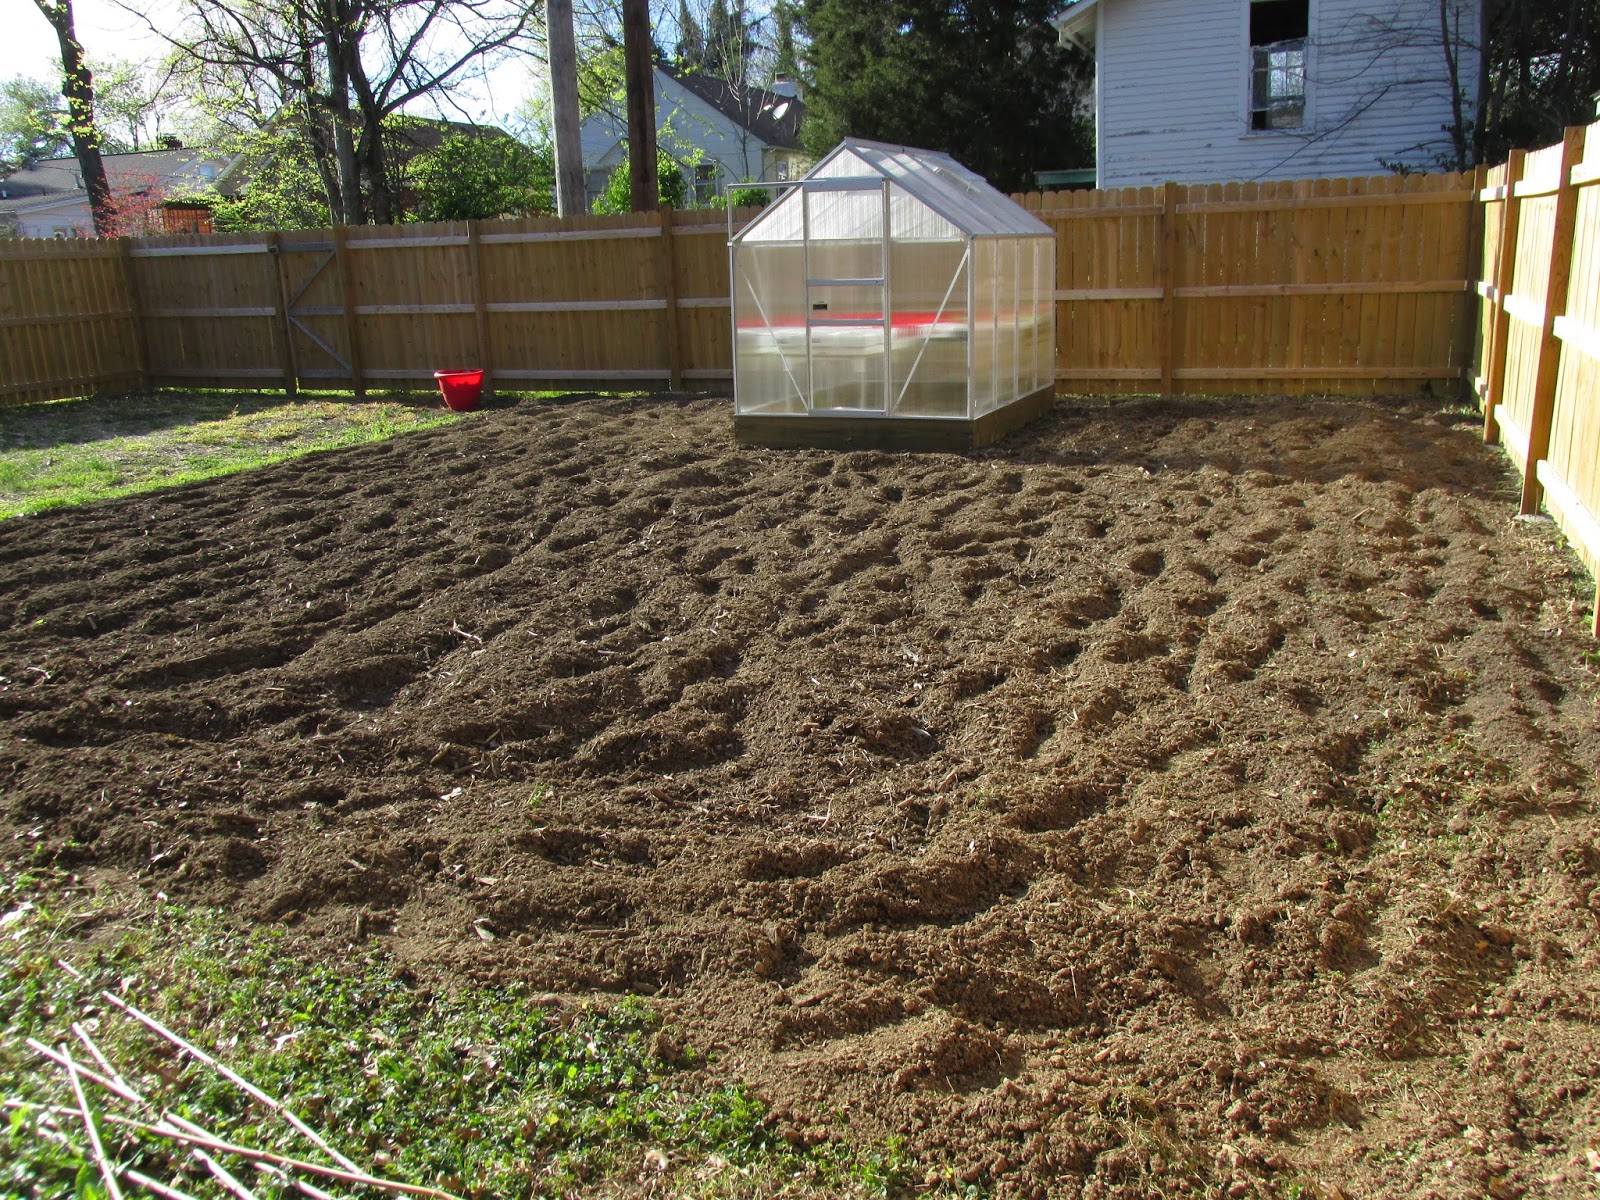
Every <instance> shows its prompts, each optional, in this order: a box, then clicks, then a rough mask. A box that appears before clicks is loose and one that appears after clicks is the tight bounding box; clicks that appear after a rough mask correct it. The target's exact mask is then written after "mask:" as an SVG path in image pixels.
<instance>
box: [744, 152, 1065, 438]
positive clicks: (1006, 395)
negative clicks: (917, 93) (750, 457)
mask: <svg viewBox="0 0 1600 1200" xmlns="http://www.w3.org/2000/svg"><path fill="white" fill-rule="evenodd" d="M730 255H731V260H732V261H731V266H732V273H733V279H734V297H733V310H734V312H733V317H734V333H735V340H734V394H735V429H736V431H737V432H738V435H739V437H740V439H741V440H750V441H754V442H757V443H761V444H768V445H806V444H823V443H822V442H819V441H816V440H813V439H824V440H825V442H826V444H837V445H845V444H857V443H858V439H863V438H866V439H870V440H871V444H879V445H890V446H895V447H900V446H904V447H907V448H915V447H917V446H927V447H933V446H938V447H940V448H960V447H961V446H963V445H974V444H982V443H983V442H987V441H990V440H993V439H994V438H995V437H998V436H1001V435H1002V434H1003V433H1005V432H1007V431H1009V429H1011V428H1015V427H1016V426H1017V425H1019V424H1021V423H1022V422H1023V421H1025V420H1028V419H1030V418H1031V417H1032V416H1034V415H1037V414H1038V413H1039V412H1042V411H1044V410H1045V409H1046V408H1048V406H1049V404H1050V403H1051V397H1052V395H1053V393H1052V391H1051V384H1052V382H1053V379H1052V375H1053V370H1054V364H1053V361H1052V360H1053V356H1054V336H1053V335H1054V322H1053V313H1054V304H1053V300H1052V299H1051V297H1052V296H1053V291H1054V283H1055V280H1054V262H1055V240H1054V235H1053V233H1052V232H1051V230H1050V229H1049V228H1048V227H1047V226H1045V225H1044V224H1043V223H1042V222H1040V221H1038V220H1037V219H1036V218H1034V217H1033V216H1032V215H1031V214H1029V213H1027V212H1025V211H1024V210H1023V209H1021V208H1020V207H1018V206H1017V205H1016V204H1014V203H1013V202H1012V201H1011V200H1009V199H1008V198H1007V197H1005V196H1002V195H1001V194H1000V193H999V192H997V191H995V190H994V189H993V188H991V187H990V186H989V185H988V184H987V183H985V182H984V181H983V179H982V178H980V177H979V176H977V175H975V174H973V173H972V172H971V171H968V170H967V169H966V168H964V167H962V166H961V165H960V164H959V163H957V162H955V161H954V160H953V159H951V158H949V157H948V156H946V155H942V154H934V153H930V152H927V151H921V150H912V149H909V148H906V147H897V146H884V145H881V144H878V143H874V142H861V141H850V142H846V143H844V144H842V145H841V146H839V147H838V148H837V149H835V150H834V151H833V152H832V153H831V154H829V155H827V156H826V157H825V158H824V159H823V160H822V162H820V163H819V164H818V165H817V166H816V167H815V168H813V169H812V171H810V172H809V173H808V174H807V175H806V177H805V178H804V179H802V180H798V181H796V183H795V184H793V185H790V186H787V187H785V188H783V189H782V193H781V195H780V196H779V198H778V200H777V201H776V203H774V204H772V205H770V206H769V207H768V208H767V210H766V211H765V212H763V213H762V214H761V215H760V216H759V217H757V218H756V219H755V220H754V221H752V222H751V223H750V224H749V225H748V226H746V227H745V229H743V230H742V231H741V232H740V233H739V234H737V235H736V236H735V237H734V239H733V242H732V245H731V247H730ZM1045 275H1048V278H1045ZM1013 408H1014V409H1015V410H1016V411H1015V412H1012V413H1011V414H1010V415H1009V416H1008V415H1007V413H1008V410H1010V409H1013ZM896 428H903V429H904V430H905V431H906V432H903V433H896V432H894V430H895V429H896ZM808 429H809V430H810V431H811V432H809V433H808V432H807V430H808ZM874 430H875V431H876V432H871V431H874ZM764 439H765V440H764ZM773 439H776V440H773ZM863 444H865V443H863Z"/></svg>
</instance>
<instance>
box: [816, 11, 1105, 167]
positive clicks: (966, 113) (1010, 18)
mask: <svg viewBox="0 0 1600 1200" xmlns="http://www.w3.org/2000/svg"><path fill="white" fill-rule="evenodd" d="M1059 8H1060V3H1059V0H993V2H992V3H987V4H951V3H949V0H804V4H803V7H802V8H801V9H800V10H799V14H798V15H799V18H800V24H801V28H802V31H803V32H804V33H806V34H807V35H808V36H809V39H810V47H809V49H808V52H807V57H808V59H809V60H810V62H811V72H810V77H809V79H808V80H807V93H806V123H805V127H804V129H803V131H802V136H803V138H804V140H805V144H806V149H807V150H808V151H810V152H811V153H813V154H821V153H825V152H826V151H828V150H830V149H831V148H832V147H833V146H834V145H835V144H837V143H838V142H839V141H840V140H841V139H842V138H844V137H847V136H856V137H869V138H877V139H881V140H883V141H888V142H897V143H901V144H904V145H910V146H921V147H924V148H926V149H929V150H942V151H945V152H946V153H948V154H950V155H951V156H952V157H954V158H955V159H957V160H958V161H959V162H961V163H962V164H964V165H965V166H967V167H970V168H971V169H972V170H974V171H977V172H979V173H980V174H982V175H983V176H984V177H985V178H987V179H988V180H989V181H990V182H991V183H993V184H994V185H995V186H996V187H998V188H1001V189H1002V190H1019V191H1020V190H1022V189H1025V188H1031V187H1033V177H1032V172H1034V171H1035V170H1042V169H1051V168H1056V169H1059V168H1069V167H1079V166H1090V165H1092V164H1093V163H1094V134H1093V129H1092V126H1091V123H1090V116H1089V112H1088V105H1087V103H1086V101H1085V97H1086V95H1087V94H1088V83H1089V81H1090V80H1092V78H1093V73H1094V63H1093V60H1092V59H1091V58H1090V57H1089V56H1088V55H1086V54H1085V53H1083V52H1082V51H1080V50H1077V49H1070V48H1065V47H1062V46H1060V45H1058V44H1057V40H1056V32H1055V30H1054V29H1053V28H1051V26H1050V24H1049V17H1050V16H1051V14H1052V13H1054V12H1055V11H1056V10H1057V9H1059Z"/></svg>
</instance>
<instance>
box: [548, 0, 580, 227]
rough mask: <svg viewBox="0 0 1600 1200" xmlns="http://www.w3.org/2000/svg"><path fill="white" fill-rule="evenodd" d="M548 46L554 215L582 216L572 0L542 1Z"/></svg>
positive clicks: (576, 55)
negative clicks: (553, 140)
mask: <svg viewBox="0 0 1600 1200" xmlns="http://www.w3.org/2000/svg"><path fill="white" fill-rule="evenodd" d="M544 13H545V31H546V33H547V35H548V40H549V45H550V107H551V115H552V116H553V117H554V124H555V142H556V214H557V215H558V216H563V217H576V216H580V215H582V213H583V211H584V209H585V208H586V207H587V205H585V203H584V199H585V190H584V184H583V145H582V132H581V126H580V122H579V119H578V49H577V44H576V42H575V40H574V38H573V36H572V0H545V7H544Z"/></svg>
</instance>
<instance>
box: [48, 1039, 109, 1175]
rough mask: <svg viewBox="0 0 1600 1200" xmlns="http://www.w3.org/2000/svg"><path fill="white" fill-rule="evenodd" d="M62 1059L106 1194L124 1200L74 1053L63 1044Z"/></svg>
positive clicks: (61, 1049)
mask: <svg viewBox="0 0 1600 1200" xmlns="http://www.w3.org/2000/svg"><path fill="white" fill-rule="evenodd" d="M59 1049H60V1051H61V1057H62V1058H63V1059H64V1060H65V1062H66V1067H67V1078H68V1079H70V1080H71V1081H72V1094H73V1095H74V1096H75V1097H77V1100H78V1111H79V1112H80V1113H82V1114H83V1127H84V1129H86V1130H87V1131H88V1133H89V1152H90V1153H91V1154H93V1155H94V1165H95V1166H97V1167H99V1168H100V1177H101V1178H102V1179H104V1180H105V1181H106V1192H107V1193H108V1194H109V1195H110V1197H111V1200H122V1189H121V1188H120V1187H118V1186H117V1172H116V1169H115V1168H113V1167H112V1165H111V1162H110V1160H108V1159H107V1158H106V1148H105V1147H104V1146H103V1145H101V1143H100V1127H99V1126H98V1125H96V1124H95V1122H94V1114H93V1113H91V1112H90V1111H89V1101H88V1100H86V1099H85V1098H84V1095H83V1080H81V1079H79V1078H78V1064H77V1063H76V1062H75V1061H74V1060H73V1057H72V1052H71V1051H70V1050H68V1049H67V1046H66V1043H65V1042H63V1043H62V1044H61V1046H60V1047H59Z"/></svg>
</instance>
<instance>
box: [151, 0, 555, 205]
mask: <svg viewBox="0 0 1600 1200" xmlns="http://www.w3.org/2000/svg"><path fill="white" fill-rule="evenodd" d="M125 7H129V11H135V10H134V9H132V7H131V0H125ZM180 11H181V13H182V20H181V24H180V27H179V31H178V32H177V33H174V34H167V33H163V32H162V31H161V30H156V32H158V33H161V35H162V36H163V37H165V38H166V39H167V40H168V41H169V42H170V43H171V44H172V46H173V47H174V48H175V49H176V50H177V51H178V53H179V54H180V56H182V57H183V58H185V59H187V60H188V61H189V62H190V63H191V64H192V65H193V66H194V67H195V68H196V69H197V70H198V71H199V72H200V74H201V75H202V76H203V77H206V78H208V79H209V80H210V81H211V82H212V84H213V85H215V86H219V87H224V88H226V87H237V86H239V84H240V81H241V80H242V81H243V82H244V86H246V87H249V88H252V89H254V90H256V91H258V92H266V93H276V94H277V95H278V96H279V97H280V98H281V100H282V103H283V105H284V110H283V111H282V112H281V113H280V114H278V118H277V119H288V120H298V121H303V122H304V123H305V127H306V134H307V137H308V138H309V139H310V141H311V142H312V144H313V146H314V149H315V152H316V157H317V162H318V169H319V172H320V173H321V175H322V177H323V182H324V185H325V186H326V187H327V190H328V193H329V206H330V212H331V214H332V215H333V217H334V219H335V220H337V221H343V222H346V223H352V224H354V223H358V222H361V221H364V220H369V219H370V220H372V221H375V222H377V223H379V224H384V223H387V222H389V221H392V220H393V219H394V218H395V216H396V215H397V209H396V198H395V190H394V187H395V185H394V173H393V170H392V166H391V164H390V162H389V152H388V147H387V145H386V143H385V140H384V137H383V125H384V121H385V118H387V117H389V116H391V115H392V114H394V113H397V112H399V111H400V110H401V109H402V108H404V107H405V106H406V105H407V104H410V103H412V102H413V101H415V100H418V99H420V98H424V97H427V98H430V99H433V100H435V101H440V100H448V99H449V97H450V95H451V94H452V92H453V90H454V89H455V88H456V87H457V86H458V85H459V84H460V83H461V82H462V81H463V80H464V79H465V78H467V77H468V75H469V74H470V73H471V72H472V70H474V69H475V68H476V67H477V66H479V65H480V64H481V63H482V62H483V60H484V59H485V57H486V56H491V55H494V54H496V53H499V52H505V51H511V50H517V49H524V48H526V46H525V42H526V41H527V39H528V38H529V36H530V34H531V33H532V32H533V30H534V28H535V24H536V21H537V13H538V8H537V6H535V5H527V4H521V3H518V2H517V0H182V3H181V5H180ZM151 27H152V29H154V28H155V26H154V25H153V24H152V26H151Z"/></svg>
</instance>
